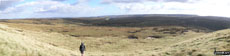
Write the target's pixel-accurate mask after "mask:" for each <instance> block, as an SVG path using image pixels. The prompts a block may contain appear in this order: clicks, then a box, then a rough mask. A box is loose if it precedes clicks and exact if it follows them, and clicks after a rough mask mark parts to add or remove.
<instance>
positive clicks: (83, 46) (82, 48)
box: [79, 44, 85, 53]
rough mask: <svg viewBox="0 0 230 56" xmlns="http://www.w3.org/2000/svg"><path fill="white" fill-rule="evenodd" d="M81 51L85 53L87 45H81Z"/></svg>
mask: <svg viewBox="0 0 230 56" xmlns="http://www.w3.org/2000/svg"><path fill="white" fill-rule="evenodd" d="M79 50H80V51H81V53H83V52H84V51H85V45H84V44H81V45H80V48H79Z"/></svg>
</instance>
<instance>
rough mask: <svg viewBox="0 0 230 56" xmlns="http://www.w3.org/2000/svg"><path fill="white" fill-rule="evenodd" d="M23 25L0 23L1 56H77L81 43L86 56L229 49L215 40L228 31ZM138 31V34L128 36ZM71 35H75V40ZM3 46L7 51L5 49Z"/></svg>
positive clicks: (176, 55) (161, 55)
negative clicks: (171, 31)
mask: <svg viewBox="0 0 230 56" xmlns="http://www.w3.org/2000/svg"><path fill="white" fill-rule="evenodd" d="M11 22H14V21H11ZM22 22H24V23H1V24H4V25H0V26H4V27H6V28H4V27H1V28H0V33H2V34H0V36H3V37H1V38H0V39H1V41H2V42H0V43H7V45H2V46H0V47H1V48H0V50H1V53H0V54H1V55H2V56H24V55H25V56H26V55H27V56H39V55H41V56H59V55H60V56H71V55H79V54H80V53H79V51H78V47H79V45H80V43H81V42H85V44H86V48H87V49H86V56H152V55H155V56H186V55H187V56H189V55H190V56H197V55H207V56H210V55H211V56H212V55H213V54H212V53H213V52H212V49H211V48H213V47H221V48H219V50H229V49H228V48H224V47H226V46H228V45H227V43H228V42H227V41H228V40H223V39H219V41H216V39H218V38H222V37H225V36H224V35H225V34H226V33H228V34H226V36H229V30H222V31H218V32H214V33H204V32H194V31H192V30H194V29H192V30H191V29H190V30H188V32H185V33H184V34H164V33H163V32H157V31H156V30H153V29H154V28H158V30H161V29H171V28H177V29H185V28H184V27H178V26H170V27H142V28H140V27H96V26H80V25H71V24H58V23H56V24H53V23H52V25H47V24H33V22H31V21H28V22H29V23H28V22H27V21H22ZM25 22H27V23H25ZM6 25H7V26H6ZM143 29H144V30H143ZM138 30H141V31H140V32H137V33H128V32H135V31H138ZM3 32H4V34H3ZM218 33H220V34H218ZM71 35H77V36H78V37H74V36H71ZM129 35H135V36H138V37H140V39H128V38H127V36H129ZM155 35H156V36H163V38H159V39H145V37H147V36H155ZM8 39H9V40H10V41H8ZM197 39H199V40H197ZM211 40H213V41H211ZM214 40H215V41H214ZM11 46H13V47H11ZM210 46H213V47H210ZM5 47H7V48H6V49H5ZM8 47H10V48H8ZM13 49H16V50H20V51H15V50H13ZM3 51H5V52H3ZM6 53H10V54H6ZM21 54H23V55H21Z"/></svg>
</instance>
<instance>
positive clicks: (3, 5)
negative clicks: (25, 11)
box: [0, 0, 23, 10]
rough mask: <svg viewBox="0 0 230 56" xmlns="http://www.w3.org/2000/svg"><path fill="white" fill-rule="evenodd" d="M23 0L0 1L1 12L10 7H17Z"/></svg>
mask: <svg viewBox="0 0 230 56" xmlns="http://www.w3.org/2000/svg"><path fill="white" fill-rule="evenodd" d="M20 1H23V0H0V10H4V9H6V8H8V7H10V6H13V5H15V4H16V3H17V2H20Z"/></svg>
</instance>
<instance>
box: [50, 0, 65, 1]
mask: <svg viewBox="0 0 230 56" xmlns="http://www.w3.org/2000/svg"><path fill="white" fill-rule="evenodd" d="M53 1H66V0H53Z"/></svg>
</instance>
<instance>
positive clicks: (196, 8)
mask: <svg viewBox="0 0 230 56" xmlns="http://www.w3.org/2000/svg"><path fill="white" fill-rule="evenodd" d="M189 1H190V0H189ZM190 2H192V3H190ZM190 2H189V3H181V2H141V3H128V4H127V3H113V5H115V6H117V7H119V8H120V9H121V10H125V11H126V12H127V14H198V15H203V16H227V17H230V5H229V4H230V1H227V0H197V1H190Z"/></svg>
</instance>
